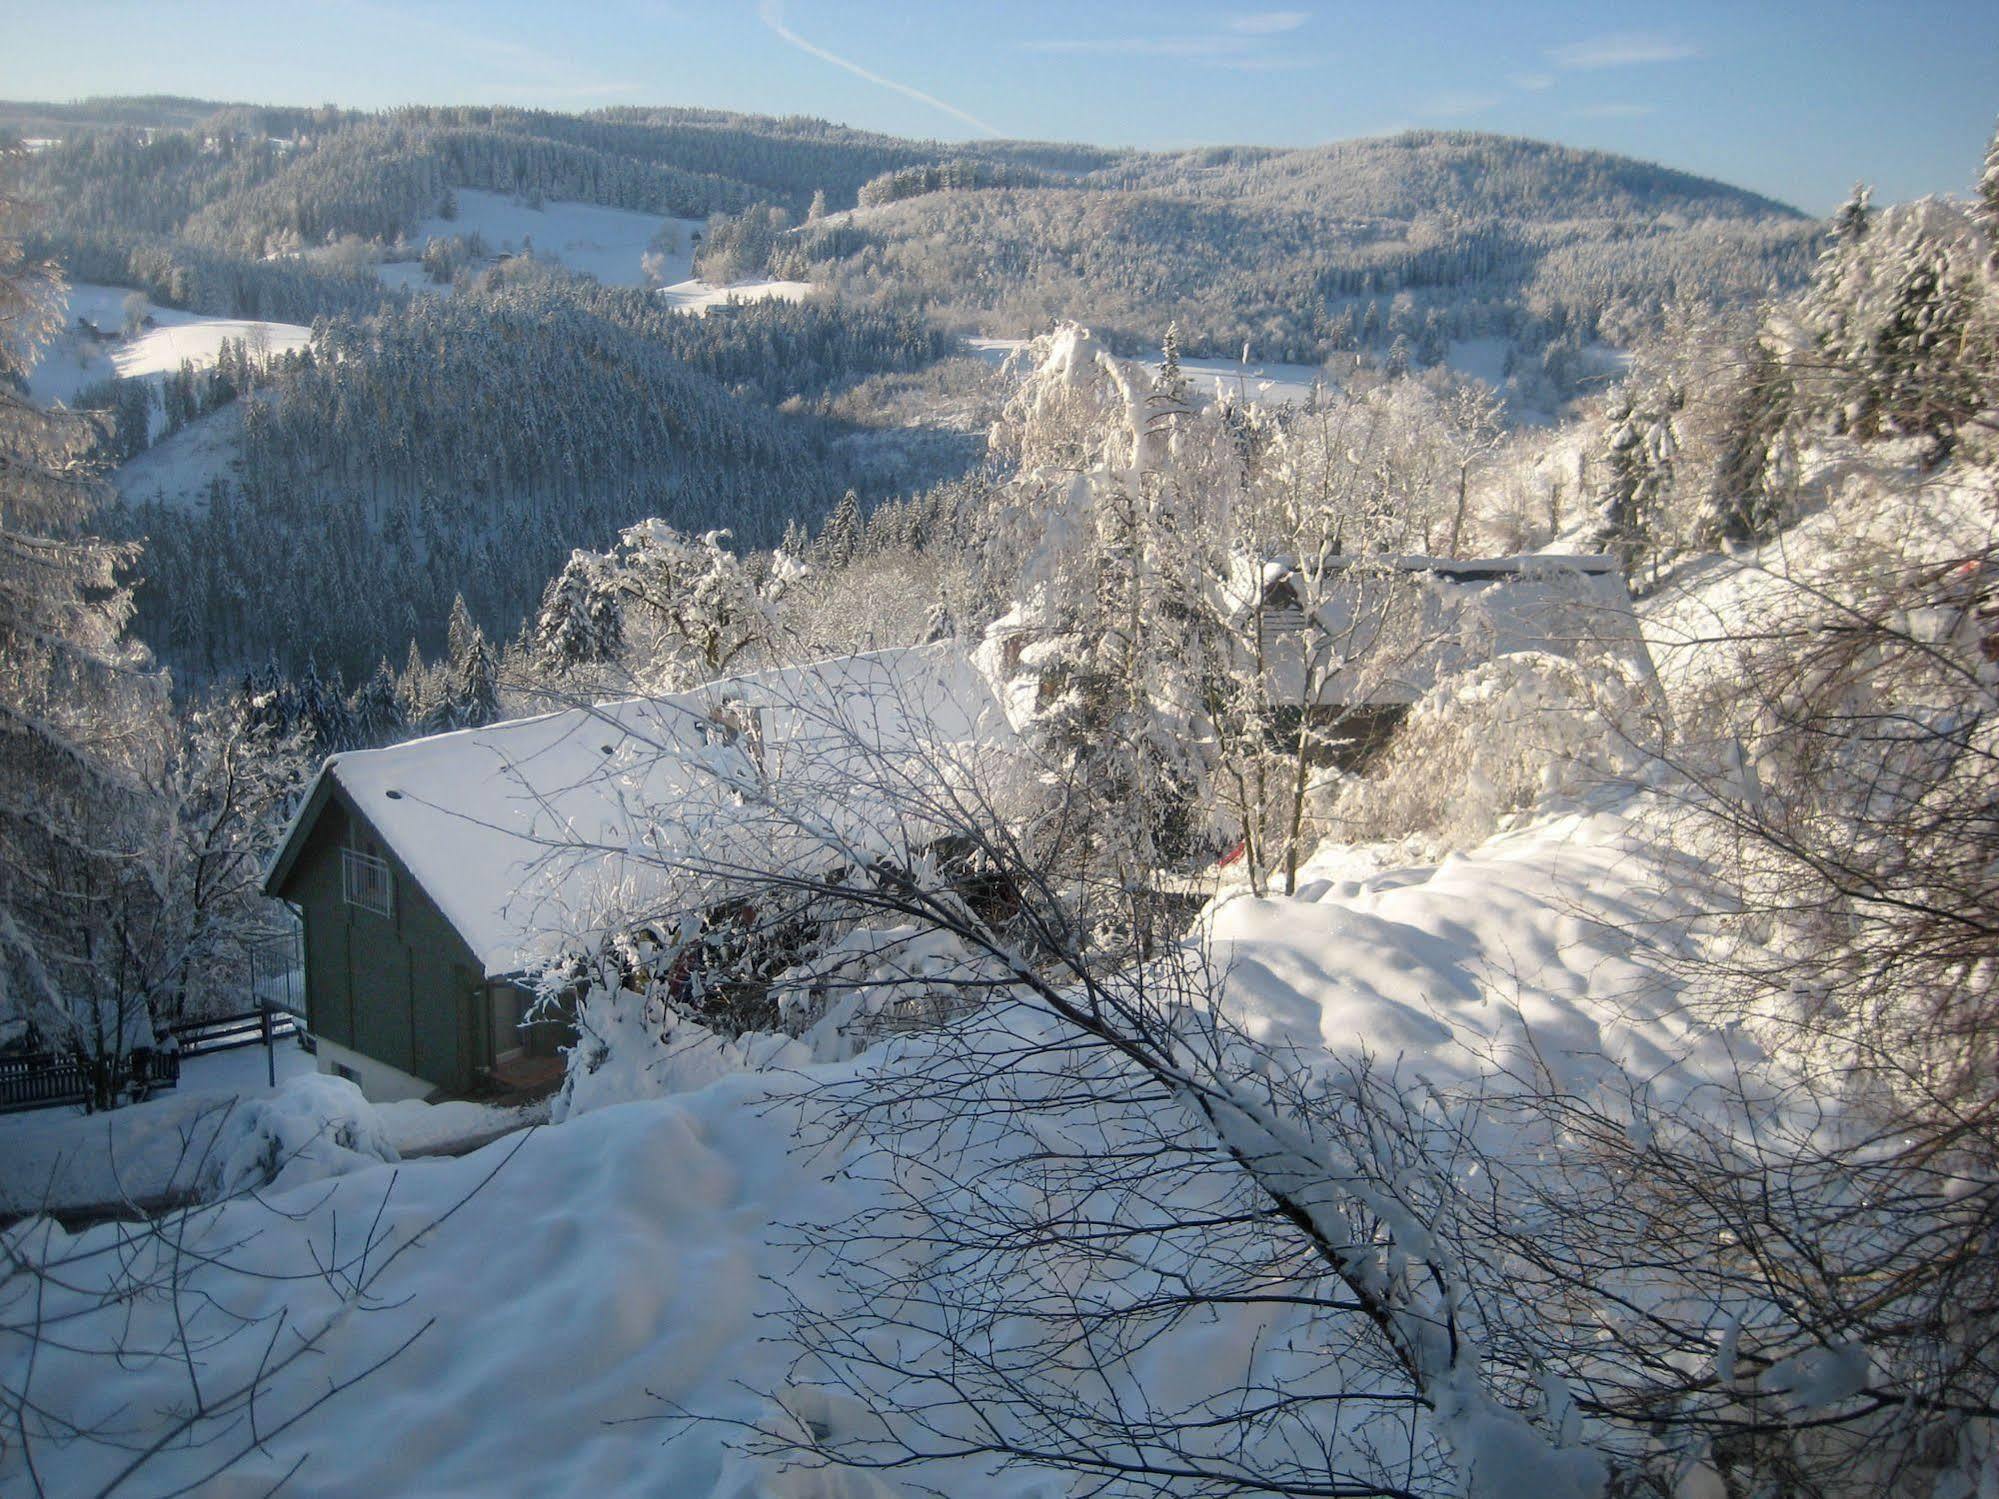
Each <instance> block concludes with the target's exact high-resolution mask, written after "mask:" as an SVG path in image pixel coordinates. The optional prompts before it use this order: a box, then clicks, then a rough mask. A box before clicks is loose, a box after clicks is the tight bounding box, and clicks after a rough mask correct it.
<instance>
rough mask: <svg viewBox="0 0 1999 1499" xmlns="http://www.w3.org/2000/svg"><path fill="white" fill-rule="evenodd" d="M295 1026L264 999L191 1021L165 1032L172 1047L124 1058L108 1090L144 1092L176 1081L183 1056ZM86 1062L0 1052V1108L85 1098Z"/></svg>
mask: <svg viewBox="0 0 1999 1499" xmlns="http://www.w3.org/2000/svg"><path fill="white" fill-rule="evenodd" d="M299 1030H300V1025H299V1019H298V1017H297V1016H296V1015H294V1014H292V1013H291V1012H290V1011H289V1010H283V1009H280V1008H278V1007H277V1006H276V1005H274V1004H269V1003H265V1004H260V1005H258V1006H257V1008H256V1009H254V1010H244V1011H243V1012H242V1013H240V1014H236V1015H219V1016H215V1017H212V1018H210V1019H207V1020H190V1021H188V1022H186V1023H185V1024H182V1025H177V1026H175V1027H173V1029H172V1031H171V1032H170V1034H171V1035H172V1037H173V1039H174V1041H175V1043H176V1045H175V1046H173V1047H164V1048H161V1049H159V1050H156V1051H137V1052H133V1053H131V1054H130V1055H129V1056H127V1057H125V1058H124V1059H123V1067H122V1070H121V1075H120V1076H119V1077H118V1078H117V1080H116V1086H115V1087H113V1088H111V1089H110V1090H109V1091H111V1092H113V1093H115V1094H127V1093H129V1094H131V1095H133V1096H135V1097H143V1096H145V1095H146V1094H149V1093H153V1092H157V1091H158V1090H159V1089H161V1088H171V1087H174V1086H176V1085H177V1084H178V1083H179V1082H180V1064H181V1060H182V1059H183V1058H185V1057H198V1056H202V1055H204V1054H206V1053H208V1052H212V1051H233V1050H235V1049H236V1048H237V1047H239V1046H274V1045H276V1044H277V1043H278V1042H279V1041H282V1040H285V1039H286V1038H288V1037H291V1036H295V1035H297V1034H298V1032H299ZM91 1066H92V1064H91V1063H90V1061H89V1060H88V1059H87V1058H85V1057H82V1056H78V1055H75V1054H69V1055H60V1054H57V1053H52V1052H24V1053H21V1054H19V1055H16V1056H11V1057H0V1113H11V1112H13V1111H14V1110H16V1109H43V1108H51V1107H53V1106H55V1105H57V1104H66V1103H85V1102H88V1101H89V1100H90V1099H91V1098H92V1097H93V1096H95V1092H96V1090H95V1089H93V1088H92V1086H91Z"/></svg>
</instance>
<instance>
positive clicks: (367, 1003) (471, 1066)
mask: <svg viewBox="0 0 1999 1499" xmlns="http://www.w3.org/2000/svg"><path fill="white" fill-rule="evenodd" d="M343 847H351V848H356V849H359V850H361V851H362V852H364V853H370V854H373V855H375V856H376V857H377V858H380V859H382V860H384V861H386V862H387V864H388V866H389V870H390V880H391V888H392V892H393V894H392V900H391V912H390V914H389V915H387V916H383V915H380V914H378V913H377V912H374V911H369V910H366V909H364V908H362V907H359V906H352V905H349V904H348V903H347V902H346V900H345V899H344V898H343V897H342V893H341V878H340V870H341V859H340V850H341V849H342V848H343ZM282 893H283V895H284V897H285V899H287V900H289V901H291V902H292V903H294V904H295V905H296V906H298V908H299V911H300V914H301V916H302V918H303V920H304V924H305V992H306V1017H307V1027H308V1029H309V1030H311V1032H312V1033H313V1034H314V1035H315V1036H317V1037H319V1038H321V1039H322V1040H323V1041H326V1042H330V1043H332V1044H333V1045H334V1046H336V1047H340V1048H343V1049H344V1050H346V1051H351V1052H354V1053H358V1054H359V1055H361V1056H363V1057H366V1058H370V1059H372V1060H373V1061H375V1062H378V1063H380V1064H382V1065H384V1066H386V1067H388V1068H392V1069H394V1070H395V1071H397V1072H399V1073H402V1074H405V1075H407V1076H409V1077H413V1078H418V1079H421V1080H422V1081H423V1082H425V1083H427V1084H429V1085H430V1086H431V1087H433V1088H441V1089H445V1090H447V1091H450V1092H454V1093H459V1092H464V1091H466V1090H467V1089H469V1088H470V1087H471V1086H472V1083H473V1081H474V1073H475V1068H476V1067H477V1066H478V1065H480V1064H481V1063H482V1062H483V1061H484V1059H485V1050H484V1045H483V1042H484V1017H483V1016H482V1015H481V1014H479V1013H478V1007H477V1005H476V1004H475V994H483V975H482V974H481V973H480V972H479V969H478V966H477V965H476V963H475V962H474V960H473V957H472V953H471V951H470V950H469V949H468V948H467V947H466V946H465V944H464V942H463V940H462V939H460V937H459V936H458V933H457V932H456V931H455V930H453V928H452V927H451V925H450V923H449V922H447V921H446V920H445V919H444V917H443V915H442V914H441V913H440V912H439V911H438V909H437V907H436V906H435V905H434V904H432V902H431V901H430V899H429V897H428V896H426V895H425V894H424V892H423V888H422V886H420V885H419V884H418V883H417V882H416V881H415V880H414V879H413V878H411V876H410V872H409V871H408V870H407V869H406V868H404V867H403V865H402V863H401V861H399V860H398V859H397V858H396V856H395V854H394V853H393V852H392V851H391V850H390V848H389V846H388V844H387V842H386V841H385V840H384V839H383V838H382V837H381V836H380V835H379V834H378V833H376V832H375V830H374V828H373V827H372V826H371V825H370V824H369V823H368V822H367V820H366V819H365V818H363V817H362V816H361V815H360V814H359V813H358V812H357V811H356V810H355V809H354V808H353V807H352V806H351V805H350V804H349V803H347V802H346V801H345V799H344V798H343V797H342V796H341V795H340V793H339V792H338V790H337V789H336V791H335V792H334V794H333V795H332V796H331V797H329V799H328V800H327V802H326V804H325V806H324V808H323V809H322V810H321V812H320V815H319V817H318V819H317V820H316V822H315V823H314V825H313V828H312V831H311V833H310V835H309V837H308V839H307V842H306V845H305V847H304V848H303V850H301V852H300V855H299V858H298V860H297V862H296V863H295V864H294V865H293V867H292V870H291V873H290V875H289V877H288V878H287V879H286V882H285V887H284V890H283V892H282ZM357 1070H358V1069H357ZM362 1091H363V1092H368V1093H369V1096H370V1097H375V1096H377V1095H376V1094H375V1093H374V1092H371V1091H370V1090H369V1088H368V1085H367V1082H366V1081H365V1079H364V1080H363V1083H362ZM398 1096H407V1094H401V1095H398Z"/></svg>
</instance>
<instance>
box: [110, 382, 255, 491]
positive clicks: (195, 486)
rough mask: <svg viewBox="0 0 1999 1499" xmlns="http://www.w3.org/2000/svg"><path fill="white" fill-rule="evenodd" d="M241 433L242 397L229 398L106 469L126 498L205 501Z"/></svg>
mask: <svg viewBox="0 0 1999 1499" xmlns="http://www.w3.org/2000/svg"><path fill="white" fill-rule="evenodd" d="M261 398H262V397H261V395H260V396H259V397H256V399H261ZM242 433H243V403H242V402H241V401H231V402H230V403H229V404H228V405H227V406H224V407H223V408H222V409H221V410H219V411H211V412H210V413H209V414H208V415H207V416H204V417H198V418H196V419H195V420H194V421H191V422H189V423H188V424H187V425H186V426H185V427H183V428H181V429H180V431H178V432H176V433H174V434H173V436H171V437H163V438H161V439H160V440H159V441H158V442H156V443H154V444H153V445H152V446H151V447H150V448H147V449H146V451H145V452H143V453H141V454H139V455H138V456H137V457H135V458H133V459H131V460H130V461H129V462H127V463H121V464H120V465H119V466H118V467H117V468H115V469H113V470H112V471H111V483H112V486H113V487H114V488H115V489H116V490H117V491H118V495H119V498H121V499H123V500H124V501H125V502H126V503H127V504H132V505H138V504H143V503H145V502H147V501H151V500H157V501H159V502H160V503H162V504H165V505H169V506H174V507H194V508H200V507H202V506H204V505H206V504H207V502H208V487H209V484H210V483H211V481H213V480H214V479H216V478H217V477H219V476H221V475H223V474H226V473H228V472H229V469H230V467H231V466H232V465H233V464H234V463H235V462H236V455H237V444H238V442H239V440H240V439H241V437H242Z"/></svg>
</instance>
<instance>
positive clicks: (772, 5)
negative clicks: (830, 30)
mask: <svg viewBox="0 0 1999 1499" xmlns="http://www.w3.org/2000/svg"><path fill="white" fill-rule="evenodd" d="M757 17H758V19H760V20H761V21H762V22H763V23H764V25H766V26H768V27H769V28H770V29H771V30H772V31H773V32H775V33H776V34H777V36H778V38H779V40H781V41H785V42H789V43H790V44H791V45H792V46H794V47H796V48H797V49H798V50H799V51H801V52H806V53H810V54H811V55H812V56H813V57H816V58H818V59H819V60H820V61H821V62H830V63H831V64H833V66H834V67H836V68H845V69H846V70H847V71H848V72H849V73H852V74H853V75H854V76H855V77H856V78H865V79H866V80H867V81H868V82H869V83H872V84H876V85H878V86H879V87H881V88H885V89H891V90H893V91H894V92H896V93H898V94H901V95H902V96H903V97H904V98H905V99H914V100H915V101H916V102H917V103H918V104H927V105H929V106H930V107H931V108H932V109H936V110H941V111H943V112H944V113H945V114H947V115H949V116H950V117H951V118H952V119H954V120H959V121H962V122H963V123H965V124H967V125H970V126H971V127H972V128H973V129H974V130H977V131H979V132H980V133H981V134H983V135H999V134H1001V133H1002V132H1000V131H999V130H997V129H995V128H994V127H993V126H991V125H988V124H987V123H986V122H985V121H984V120H982V119H980V118H979V117H978V116H977V115H975V114H973V113H972V112H971V111H970V110H966V109H960V108H958V106H957V105H955V104H947V103H945V102H944V101H943V100H942V99H940V98H938V97H937V96H936V95H935V94H926V93H925V92H924V91H923V90H922V89H920V88H912V87H911V86H910V85H909V84H907V83H897V82H896V81H895V80H894V79H893V78H884V77H882V75H881V74H879V73H877V72H875V71H874V70H873V69H871V68H864V67H862V66H861V65H860V64H859V63H857V62H853V61H850V60H849V59H847V58H844V57H842V56H840V55H839V54H838V53H837V52H828V51H827V50H826V49H825V48H824V47H821V46H819V45H817V44H816V43H813V42H808V41H807V40H805V38H804V37H802V36H800V35H799V34H798V33H797V32H795V31H793V30H792V29H791V28H790V27H789V26H787V25H785V24H784V5H783V0H761V3H760V4H759V5H758V6H757Z"/></svg>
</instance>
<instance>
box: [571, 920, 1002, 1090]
mask: <svg viewBox="0 0 1999 1499" xmlns="http://www.w3.org/2000/svg"><path fill="white" fill-rule="evenodd" d="M682 951H686V950H685V949H683V950H682ZM653 956H654V957H655V958H658V957H659V956H660V954H659V953H655V954H653ZM627 957H628V958H629V954H628V955H627ZM645 971H646V973H647V974H648V975H649V976H645V977H639V976H636V975H635V973H634V971H633V970H632V968H631V966H630V965H629V963H628V962H627V963H625V964H619V963H606V964H604V965H602V966H601V967H600V970H599V973H598V975H597V976H596V978H595V979H594V980H593V981H592V982H591V984H590V985H589V986H588V988H587V989H586V991H585V993H584V996H583V999H582V1002H581V1003H580V1004H579V1005H578V1006H577V1017H576V1025H577V1032H578V1040H577V1044H576V1046H575V1047H574V1048H573V1049H572V1051H571V1052H570V1056H569V1071H568V1076H567V1077H566V1078H565V1080H564V1082H563V1087H562V1093H561V1095H560V1096H559V1097H558V1099H557V1100H556V1103H555V1108H554V1111H553V1114H552V1117H553V1118H554V1119H555V1120H557V1121H560V1120H562V1119H565V1118H568V1117H569V1116H570V1115H572V1114H581V1113H588V1112H589V1111H591V1110H593V1109H600V1108H605V1107H607V1106H609V1105H611V1104H614V1103H629V1102H632V1101H633V1100H636V1099H644V1098H661V1097H664V1096H666V1095H667V1094H670V1093H682V1092H687V1091H690V1090H692V1089H695V1088H700V1087H704V1086H706V1085H707V1084H708V1083H711V1082H713V1081H714V1080H715V1079H716V1078H718V1077H722V1076H724V1075H726V1074H728V1073H731V1072H752V1071H759V1070H762V1069H766V1068H773V1067H796V1066H801V1065H803V1064H805V1063H807V1062H813V1061H832V1060H838V1059H841V1058H845V1057H849V1056H853V1055H855V1054H856V1053H858V1052H860V1051H862V1050H864V1049H865V1048H866V1047H867V1046H869V1045H871V1044H872V1043H873V1042H875V1041H877V1040H880V1039H882V1038H883V1037H886V1036H889V1035H894V1034H896V1033H898V1032H901V1031H907V1030H915V1029H922V1028H925V1027H929V1026H936V1025H944V1024H950V1023H952V1022H954V1021H956V1020H959V1019H962V1018H963V1017H964V1015H965V1014H966V1013H967V1012H968V1011H969V1010H970V1009H971V1008H972V1002H971V1001H970V1000H969V999H968V998H967V996H968V995H973V994H989V993H992V992H995V990H996V987H997V986H998V985H999V984H1002V983H1004V981H1005V974H1004V972H1003V971H1002V970H1001V969H1000V968H999V966H998V965H997V960H995V959H992V958H990V957H989V956H987V955H985V954H981V953H977V952H975V951H974V950H973V949H972V948H971V947H969V946H968V945H967V944H966V943H965V942H964V941H962V940H961V939H959V938H958V937H955V936H953V935H951V934H950V933H947V932H943V931H939V930H936V929H934V928H928V927H917V926H908V925H899V926H871V927H855V928H853V929H851V930H849V931H847V932H845V933H844V934H842V935H840V936H838V937H835V938H832V939H831V940H829V941H827V942H825V944H824V945H823V946H815V947H814V948H813V950H812V951H811V955H810V956H809V957H807V958H805V960H804V961H801V962H798V963H796V964H794V965H792V966H791V967H788V968H786V969H784V970H783V971H781V972H779V973H777V974H775V975H774V976H772V977H771V978H769V979H768V980H767V981H759V982H758V985H757V987H758V989H759V991H760V993H761V994H762V995H763V996H764V997H765V999H766V1000H767V1001H768V1004H767V1013H768V1017H769V1025H770V1028H768V1029H761V1030H740V1031H733V1032H725V1031H723V1030H720V1029H717V1028H715V1027H714V1026H713V1025H705V1024H703V1023H702V1021H701V1020H700V1019H697V1018H695V1017H696V1012H697V1011H698V996H697V995H695V994H694V992H693V990H694V989H695V987H696V986H697V983H698V981H699V980H700V979H701V978H704V977H705V978H707V979H708V980H709V981H710V982H711V983H713V982H715V981H716V979H717V976H716V975H713V974H708V975H701V974H696V973H694V972H693V971H691V970H690V969H689V968H688V967H687V966H686V965H685V964H683V963H681V962H678V961H675V960H674V959H673V958H672V957H671V956H670V955H669V956H667V957H666V959H665V961H654V962H651V963H648V964H646V965H645ZM722 981H723V982H726V979H723V980H722Z"/></svg>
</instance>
